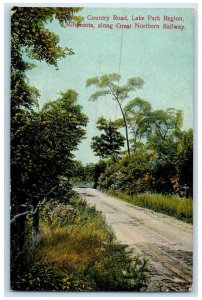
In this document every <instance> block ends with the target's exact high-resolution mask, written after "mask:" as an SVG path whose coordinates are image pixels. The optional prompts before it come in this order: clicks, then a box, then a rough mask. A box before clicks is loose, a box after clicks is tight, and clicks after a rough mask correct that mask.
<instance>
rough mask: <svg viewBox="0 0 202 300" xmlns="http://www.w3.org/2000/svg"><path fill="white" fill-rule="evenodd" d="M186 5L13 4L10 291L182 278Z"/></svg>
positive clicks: (189, 179) (188, 235)
mask: <svg viewBox="0 0 202 300" xmlns="http://www.w3.org/2000/svg"><path fill="white" fill-rule="evenodd" d="M195 14H196V11H195V8H193V7H192V6H191V5H187V7H185V6H183V7H156V6H155V7H150V8H149V7H148V8H147V7H144V8H143V7H135V6H131V7H128V6H127V7H108V6H106V7H88V6H85V7H78V6H77V7H70V6H68V5H67V6H63V7H60V6H57V5H56V6H48V5H47V7H46V6H43V7H40V6H34V5H33V6H22V5H20V6H17V5H16V6H13V7H12V8H11V11H10V18H11V73H10V74H11V75H10V76H11V87H10V89H11V99H10V103H11V104H10V108H11V128H10V134H11V220H10V229H11V230H10V290H11V291H13V292H19V291H20V292H21V291H23V292H26V291H27V292H89V293H91V292H138V293H145V292H161V293H164V292H185V293H188V292H191V291H192V289H193V202H194V201H195V199H193V103H194V51H195V49H194V44H195V41H194V30H195V28H194V24H195Z"/></svg>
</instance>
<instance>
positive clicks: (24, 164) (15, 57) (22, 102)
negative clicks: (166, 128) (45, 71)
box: [11, 7, 86, 251]
mask: <svg viewBox="0 0 202 300" xmlns="http://www.w3.org/2000/svg"><path fill="white" fill-rule="evenodd" d="M80 9H81V8H70V7H67V8H65V7H62V8H58V7H13V8H12V10H11V217H13V216H14V215H16V214H18V213H22V214H23V213H24V212H25V211H26V209H29V208H32V205H33V201H32V199H33V198H35V199H37V200H36V201H35V204H37V203H38V201H39V199H40V197H42V196H43V193H46V192H47V189H48V186H51V184H52V183H53V182H54V180H55V178H56V177H54V176H56V172H58V173H57V175H58V178H59V175H60V174H62V173H63V171H64V168H65V169H66V170H67V169H68V166H69V165H68V164H66V166H64V165H63V164H62V162H65V159H66V158H67V155H70V156H69V158H68V161H69V163H70V162H71V160H72V154H71V151H72V150H73V149H75V147H76V145H77V144H78V143H79V141H80V139H81V136H83V133H81V134H79V135H78V138H77V140H76V139H75V140H74V142H73V144H72V146H71V143H70V142H69V146H70V147H68V149H67V147H66V150H68V151H67V152H66V154H64V152H62V151H63V150H64V149H62V148H60V150H61V153H63V156H64V160H63V161H62V158H61V156H58V155H59V153H58V151H56V150H54V147H56V144H55V145H54V141H55V143H56V141H57V149H59V144H60V143H61V140H60V137H59V135H58V139H57V140H54V139H56V136H54V133H53V132H52V136H51V133H50V132H51V130H52V129H53V128H54V126H55V123H54V124H53V121H54V118H55V122H56V118H57V116H58V115H61V116H64V112H62V111H65V109H64V110H63V109H60V108H59V106H58V105H59V104H58V103H57V105H56V103H55V107H52V110H51V109H50V106H49V110H48V111H45V110H43V112H42V111H40V112H39V108H38V97H39V91H38V90H37V89H36V88H34V87H31V86H30V84H29V81H28V78H27V76H26V71H27V70H29V69H31V68H33V67H34V65H33V64H31V63H30V62H28V61H27V59H28V58H29V59H30V58H31V59H36V60H38V61H45V62H47V63H48V64H49V65H52V66H54V67H55V68H57V61H58V60H59V59H61V58H64V57H65V56H66V55H68V54H73V50H72V49H71V48H68V47H65V48H62V47H61V46H59V37H58V36H57V35H56V34H54V33H53V32H51V31H49V30H48V29H47V28H46V24H48V23H49V22H51V21H53V20H58V21H59V22H60V24H61V25H63V23H64V22H67V21H69V20H74V21H80V20H81V18H80V17H77V16H75V13H77V12H79V11H80ZM29 61H30V60H29ZM69 96H70V95H69ZM63 98H64V97H63ZM60 104H61V103H60ZM63 104H64V103H63ZM61 105H62V104H61ZM69 106H70V107H71V106H72V113H73V115H74V111H73V107H74V104H73V102H72V105H70V103H69ZM56 107H57V109H56ZM75 107H76V105H75ZM54 108H55V111H54V113H56V115H55V116H54V115H52V119H51V120H50V119H48V116H49V117H51V111H52V112H53V110H54ZM67 109H68V105H67ZM77 110H78V113H77V115H74V117H75V118H77V117H78V119H76V120H77V121H78V124H79V122H81V123H82V121H81V119H80V120H79V110H80V109H77ZM70 111H71V109H70ZM75 114H76V111H75ZM45 117H46V119H47V120H46V121H44V122H47V123H46V125H48V124H51V122H52V125H53V127H52V128H51V126H50V127H49V128H48V127H47V126H45V123H44V122H42V119H43V118H45ZM68 118H69V119H70V120H71V118H70V115H69V116H68ZM68 118H67V120H68ZM84 119H85V118H84ZM61 120H62V121H63V123H62V124H59V120H57V122H58V123H57V126H56V129H57V131H59V128H60V126H63V125H64V124H65V122H64V119H61ZM67 120H66V122H67ZM72 121H73V122H72V126H74V125H75V124H74V119H73V120H72ZM84 123H86V121H83V124H84ZM67 125H68V126H67V130H69V132H71V131H72V133H73V134H74V133H75V134H76V132H77V133H79V132H80V131H79V130H78V127H79V125H78V127H77V126H76V128H77V129H76V131H74V130H70V129H71V127H70V124H69V123H68V122H67ZM81 126H82V125H81ZM41 130H42V131H41ZM43 130H46V133H47V132H48V130H49V131H50V132H49V133H48V135H47V138H45V135H43ZM44 133H45V132H44ZM63 134H64V131H63ZM69 134H70V133H69ZM61 135H62V134H61ZM63 137H64V136H63ZM48 138H49V140H47V139H48ZM51 138H52V139H53V140H52V141H51ZM42 139H44V140H42ZM70 140H71V138H70ZM39 143H41V145H40V144H39ZM43 143H44V144H43ZM73 145H74V146H73ZM52 146H53V147H52ZM61 146H62V143H61ZM40 147H41V148H40ZM55 149H56V148H55ZM51 155H52V159H54V161H53V160H52V159H51ZM65 155H66V156H65ZM50 166H51V167H50ZM50 169H51V171H50ZM49 171H50V172H49ZM45 172H46V173H47V174H45ZM52 175H53V177H51V176H52ZM48 176H49V177H48ZM42 178H43V179H44V182H42ZM50 178H53V182H52V180H49V179H50ZM31 193H33V194H31ZM35 204H34V206H35ZM25 218H26V216H25V215H23V216H22V217H21V218H20V219H17V220H16V222H15V226H14V225H12V234H11V238H12V241H13V240H14V235H15V234H16V233H17V236H18V239H17V240H18V241H19V240H21V241H22V242H21V243H20V242H18V246H17V247H18V249H19V248H20V251H21V250H22V247H23V238H24V227H25ZM19 237H20V238H19ZM19 245H20V246H19Z"/></svg>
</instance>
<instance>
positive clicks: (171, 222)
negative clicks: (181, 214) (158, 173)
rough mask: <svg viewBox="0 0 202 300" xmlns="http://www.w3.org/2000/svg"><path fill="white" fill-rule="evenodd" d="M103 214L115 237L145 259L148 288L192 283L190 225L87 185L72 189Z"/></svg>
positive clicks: (175, 287)
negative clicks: (147, 269) (147, 260)
mask: <svg viewBox="0 0 202 300" xmlns="http://www.w3.org/2000/svg"><path fill="white" fill-rule="evenodd" d="M75 191H77V192H78V193H79V194H80V195H82V196H84V197H85V199H86V201H87V203H88V204H89V205H93V206H95V207H96V209H97V210H98V211H101V212H102V213H103V215H104V216H105V219H106V223H107V224H108V225H110V226H111V228H112V229H113V231H114V233H115V235H116V237H117V240H118V241H119V242H121V243H124V244H127V245H129V246H130V247H131V248H132V249H133V251H134V254H135V255H140V256H146V257H148V258H149V275H148V276H149V285H148V291H188V290H189V289H190V287H191V285H192V225H190V224H186V223H183V222H181V221H178V220H176V219H174V218H172V217H169V216H166V215H164V214H160V213H156V212H153V211H151V210H149V209H145V208H140V207H137V206H134V205H131V204H129V203H126V202H123V201H121V200H117V199H116V198H113V197H110V196H107V195H105V194H103V193H102V192H100V191H97V190H95V189H91V188H75Z"/></svg>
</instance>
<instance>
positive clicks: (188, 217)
mask: <svg viewBox="0 0 202 300" xmlns="http://www.w3.org/2000/svg"><path fill="white" fill-rule="evenodd" d="M110 194H111V195H113V196H115V197H117V198H119V199H122V200H124V201H126V202H129V203H132V204H134V205H137V206H140V207H146V208H149V209H152V210H154V211H157V212H162V213H165V214H167V215H170V216H173V217H175V218H177V219H179V220H182V221H184V222H187V223H192V222H193V200H192V199H181V198H178V197H177V196H167V195H162V194H149V193H143V194H137V195H134V196H130V195H126V194H124V193H120V192H115V193H114V192H113V193H112V192H110Z"/></svg>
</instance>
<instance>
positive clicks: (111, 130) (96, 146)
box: [91, 117, 125, 158]
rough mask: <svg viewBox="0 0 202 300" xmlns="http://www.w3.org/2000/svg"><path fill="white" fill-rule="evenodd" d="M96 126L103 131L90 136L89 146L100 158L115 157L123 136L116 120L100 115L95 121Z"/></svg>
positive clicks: (122, 144)
mask: <svg viewBox="0 0 202 300" xmlns="http://www.w3.org/2000/svg"><path fill="white" fill-rule="evenodd" d="M97 128H98V129H99V130H100V131H102V132H103V133H101V135H100V136H94V137H93V138H92V143H91V148H92V149H93V151H94V152H95V154H96V155H97V156H100V157H101V158H106V157H109V156H113V157H117V155H118V154H119V153H120V149H121V147H122V146H124V140H125V138H124V136H123V135H122V134H121V133H120V132H119V131H118V126H117V124H116V122H112V121H111V120H110V121H107V120H106V119H105V118H103V117H100V118H99V119H98V121H97Z"/></svg>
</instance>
